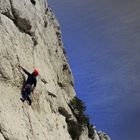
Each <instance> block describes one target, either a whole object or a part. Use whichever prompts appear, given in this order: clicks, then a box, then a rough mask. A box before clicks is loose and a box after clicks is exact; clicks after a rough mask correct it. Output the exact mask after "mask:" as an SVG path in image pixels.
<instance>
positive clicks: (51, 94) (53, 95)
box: [48, 91, 56, 98]
mask: <svg viewBox="0 0 140 140" xmlns="http://www.w3.org/2000/svg"><path fill="white" fill-rule="evenodd" d="M48 95H49V96H51V97H54V98H56V95H55V94H53V93H51V92H49V91H48Z"/></svg>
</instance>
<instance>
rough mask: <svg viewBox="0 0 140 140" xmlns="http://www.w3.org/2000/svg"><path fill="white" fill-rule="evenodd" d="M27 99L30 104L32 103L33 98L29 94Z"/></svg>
mask: <svg viewBox="0 0 140 140" xmlns="http://www.w3.org/2000/svg"><path fill="white" fill-rule="evenodd" d="M27 100H28V102H29V105H31V104H32V100H31V99H30V97H29V94H28V95H27Z"/></svg>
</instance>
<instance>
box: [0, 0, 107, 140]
mask: <svg viewBox="0 0 140 140" xmlns="http://www.w3.org/2000/svg"><path fill="white" fill-rule="evenodd" d="M19 65H21V66H23V67H24V68H26V69H27V70H28V71H29V72H32V71H33V69H34V67H37V68H38V69H39V73H40V75H39V76H38V83H37V87H36V91H35V94H33V96H32V100H33V103H32V106H29V105H28V104H27V103H26V102H24V103H22V102H21V101H20V97H21V90H22V86H23V83H24V80H25V79H26V76H25V74H24V73H23V71H22V70H21V69H20V68H19ZM74 96H75V90H74V87H73V77H72V73H71V70H70V67H69V64H68V62H67V58H66V54H65V50H64V48H63V43H62V39H61V30H60V26H59V24H58V22H57V20H56V18H55V16H54V14H53V12H52V10H51V9H50V8H49V7H48V4H47V2H46V1H45V0H0V98H1V101H0V140H71V139H72V137H71V135H70V133H69V131H68V127H69V126H68V122H67V121H66V120H67V119H66V118H67V116H69V120H72V121H73V122H74V121H75V122H77V120H76V118H75V116H74V114H73V112H72V110H71V108H70V107H69V102H70V100H71V99H72V98H73V97H74ZM79 139H80V140H88V139H90V138H89V137H88V129H87V127H85V129H83V132H82V134H81V136H80V137H79ZM93 139H94V140H109V138H108V137H106V136H105V134H103V133H101V135H99V134H98V133H97V132H96V130H95V131H94V138H93Z"/></svg>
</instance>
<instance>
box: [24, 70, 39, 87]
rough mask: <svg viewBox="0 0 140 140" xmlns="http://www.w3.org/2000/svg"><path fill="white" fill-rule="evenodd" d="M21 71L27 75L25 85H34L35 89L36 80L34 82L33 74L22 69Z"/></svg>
mask: <svg viewBox="0 0 140 140" xmlns="http://www.w3.org/2000/svg"><path fill="white" fill-rule="evenodd" d="M22 69H23V68H22ZM23 71H24V72H25V73H26V74H27V75H28V78H27V81H26V85H30V86H32V85H34V87H36V84H37V80H36V77H35V76H34V73H32V74H31V73H29V72H28V71H26V70H25V69H23Z"/></svg>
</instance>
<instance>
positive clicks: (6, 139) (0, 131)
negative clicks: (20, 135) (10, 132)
mask: <svg viewBox="0 0 140 140" xmlns="http://www.w3.org/2000/svg"><path fill="white" fill-rule="evenodd" d="M0 133H1V134H2V136H3V138H4V139H5V140H10V139H9V138H8V137H7V136H5V135H4V133H3V131H2V130H1V128H0Z"/></svg>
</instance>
